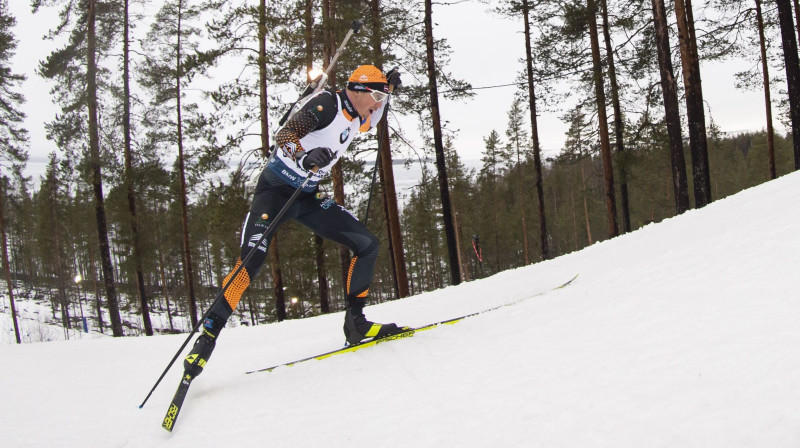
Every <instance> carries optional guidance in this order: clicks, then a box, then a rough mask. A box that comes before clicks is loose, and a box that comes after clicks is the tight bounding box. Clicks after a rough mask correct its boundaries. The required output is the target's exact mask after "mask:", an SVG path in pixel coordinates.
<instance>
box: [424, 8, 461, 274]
mask: <svg viewBox="0 0 800 448" xmlns="http://www.w3.org/2000/svg"><path fill="white" fill-rule="evenodd" d="M425 47H426V55H427V57H426V60H427V69H428V88H429V91H430V100H431V118H432V119H433V142H434V147H435V150H436V171H437V173H438V175H439V193H440V195H441V198H442V215H443V216H442V218H443V220H444V233H445V237H446V239H447V253H448V256H449V262H450V281H451V284H453V285H457V284H459V283H461V269H460V268H459V265H458V251H457V249H456V231H455V227H454V225H453V211H452V207H451V205H450V187H449V186H448V184H447V167H446V164H445V157H444V144H443V143H442V123H441V118H440V117H439V92H438V89H437V87H436V63H435V58H434V51H433V6H432V1H431V0H425Z"/></svg>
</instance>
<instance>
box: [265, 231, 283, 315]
mask: <svg viewBox="0 0 800 448" xmlns="http://www.w3.org/2000/svg"><path fill="white" fill-rule="evenodd" d="M269 263H270V266H271V267H272V288H273V289H272V290H273V292H274V293H275V314H276V316H277V317H278V322H281V321H283V320H286V299H285V297H284V295H283V274H282V273H281V269H280V265H281V257H280V254H279V253H278V234H277V233H275V232H273V233H272V242H270V244H269Z"/></svg>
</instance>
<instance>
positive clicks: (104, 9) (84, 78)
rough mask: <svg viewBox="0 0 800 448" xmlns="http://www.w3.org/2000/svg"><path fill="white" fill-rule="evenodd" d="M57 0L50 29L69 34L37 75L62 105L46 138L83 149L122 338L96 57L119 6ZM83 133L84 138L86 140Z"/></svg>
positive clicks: (110, 35) (114, 319) (106, 44)
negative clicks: (58, 12) (51, 85)
mask: <svg viewBox="0 0 800 448" xmlns="http://www.w3.org/2000/svg"><path fill="white" fill-rule="evenodd" d="M56 3H60V4H61V5H62V13H61V15H60V17H61V19H62V22H61V23H59V24H58V26H57V27H56V29H55V31H53V32H52V33H53V34H61V33H69V38H68V40H67V43H66V44H65V45H64V46H63V47H62V48H61V49H58V50H56V51H54V52H52V53H51V54H50V56H48V57H47V59H46V60H45V61H43V62H42V63H41V64H40V67H39V74H40V75H42V76H43V77H45V78H48V79H53V80H56V81H57V82H58V84H56V86H55V87H54V89H53V93H54V94H55V99H56V101H57V102H58V103H59V104H61V105H62V107H61V110H62V114H61V115H60V116H57V117H56V119H55V120H54V122H53V123H51V124H50V125H49V130H50V135H49V138H52V139H54V140H56V141H57V143H58V145H59V147H60V149H62V150H65V151H68V152H72V153H75V152H84V151H85V152H86V154H85V159H86V160H87V161H88V168H89V172H88V176H87V177H88V179H87V182H88V183H89V184H90V185H91V187H92V192H93V194H94V208H95V221H96V222H97V236H98V242H99V248H100V262H101V266H102V272H103V282H104V285H105V290H106V296H107V303H108V309H109V314H110V316H111V328H112V333H113V335H114V336H122V335H123V329H122V320H121V318H120V313H119V302H118V299H117V291H116V283H115V280H114V266H113V264H112V260H111V249H110V243H109V236H108V233H109V232H108V222H107V217H106V210H105V197H104V193H103V177H102V165H103V160H102V156H103V153H102V152H101V147H100V145H101V142H100V134H99V127H100V123H99V116H98V107H99V106H100V104H99V101H98V95H99V94H100V93H101V91H100V87H102V86H108V85H109V84H110V81H109V80H108V79H107V78H106V76H107V73H105V72H103V70H98V66H99V62H102V60H101V59H100V60H99V58H98V55H104V54H108V49H109V48H110V47H111V45H112V43H113V41H114V37H115V32H116V27H115V26H113V24H114V23H116V22H118V20H119V18H118V17H117V14H118V12H119V8H117V6H118V5H117V4H115V3H98V2H97V1H96V0H62V1H60V2H56ZM43 4H44V1H43V0H34V1H33V2H32V5H33V8H34V12H36V11H37V10H38V9H39V8H40V7H41V6H42V5H43ZM76 12H77V17H76V14H75V13H76ZM70 26H71V27H72V28H71V29H70ZM98 30H99V31H100V33H98V32H97V31H98ZM98 79H99V81H98ZM83 113H86V115H85V116H84V115H83ZM87 134H88V142H87V141H86V140H85V137H86V135H87ZM87 143H88V145H87ZM87 146H88V148H86V147H87ZM87 149H88V150H87Z"/></svg>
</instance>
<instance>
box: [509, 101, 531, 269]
mask: <svg viewBox="0 0 800 448" xmlns="http://www.w3.org/2000/svg"><path fill="white" fill-rule="evenodd" d="M524 119H525V118H524V112H523V108H522V99H521V98H520V97H519V96H517V97H515V98H514V101H513V102H512V103H511V109H509V111H508V128H507V129H506V138H507V139H508V140H507V143H506V145H507V146H506V157H507V158H508V160H509V161H511V162H512V163H513V161H514V160H516V163H513V165H514V167H515V169H514V170H512V171H516V175H515V177H516V179H515V182H514V183H515V184H516V185H517V197H516V200H515V201H514V202H516V203H519V207H520V223H521V227H522V253H523V255H524V256H525V258H524V260H525V265H528V264H530V262H531V260H530V256H529V255H528V226H527V223H526V221H525V194H524V193H523V191H524V189H523V184H524V180H523V178H524V175H523V172H522V162H523V160H526V159H527V152H528V148H527V147H528V133H527V132H526V131H525V127H524V125H525V122H524Z"/></svg>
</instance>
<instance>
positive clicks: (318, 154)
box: [303, 147, 333, 170]
mask: <svg viewBox="0 0 800 448" xmlns="http://www.w3.org/2000/svg"><path fill="white" fill-rule="evenodd" d="M331 160H333V151H331V149H330V148H322V147H319V148H314V149H312V150H311V151H308V153H307V154H306V156H305V157H303V168H305V169H306V170H310V169H311V168H312V167H315V166H316V167H319V168H323V167H326V166H328V164H329V163H331Z"/></svg>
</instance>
